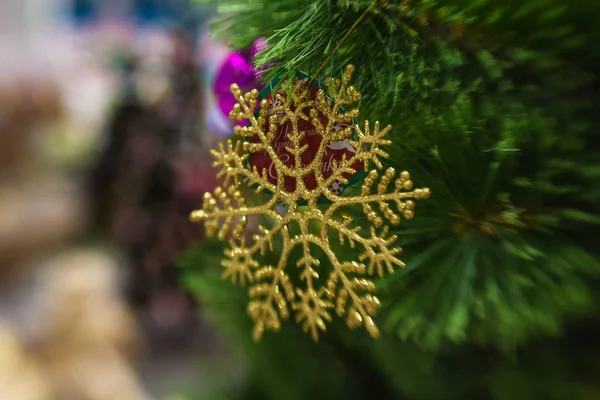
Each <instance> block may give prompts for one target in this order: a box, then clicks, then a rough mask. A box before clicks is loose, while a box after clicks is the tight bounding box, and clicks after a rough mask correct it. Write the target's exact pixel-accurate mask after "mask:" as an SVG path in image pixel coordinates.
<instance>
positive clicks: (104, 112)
mask: <svg viewBox="0 0 600 400" xmlns="http://www.w3.org/2000/svg"><path fill="white" fill-rule="evenodd" d="M188 3H189V2H188V1H187V0H3V1H2V2H0V66H1V68H2V73H1V74H0V399H6V400H29V399H31V400H33V399H55V398H60V399H77V400H79V399H81V400H85V399H98V400H100V399H111V400H113V399H128V400H135V399H140V400H141V399H162V398H169V397H168V396H169V394H170V393H178V392H182V391H188V390H194V388H196V387H199V386H201V385H202V384H203V381H202V380H203V376H205V373H206V371H207V368H206V366H207V365H212V366H214V365H216V364H215V363H224V364H222V365H227V368H230V369H231V371H236V370H237V369H238V367H237V366H236V362H235V360H231V359H230V356H229V355H228V352H227V349H226V348H224V346H223V345H222V344H221V343H220V342H219V341H218V338H217V337H216V336H215V335H213V334H212V332H211V329H210V327H209V326H207V324H206V323H205V322H204V321H202V320H201V319H200V317H199V316H200V315H201V312H199V310H198V306H197V305H196V304H194V302H193V300H192V299H191V298H190V297H189V296H188V295H186V293H184V292H183V291H182V290H180V289H179V287H178V284H177V283H178V272H177V269H176V268H175V258H176V256H177V254H178V253H179V252H180V251H181V250H182V249H183V248H184V247H186V246H190V245H193V244H194V242H201V241H202V237H201V232H200V231H198V230H197V229H196V227H195V226H192V225H191V224H190V223H189V222H188V215H189V212H190V211H191V210H192V209H193V208H194V207H195V206H197V205H198V203H199V201H200V200H201V196H202V194H203V193H204V192H205V191H206V190H210V189H212V185H213V184H214V179H215V178H213V176H214V174H213V172H212V171H211V170H210V165H208V164H206V162H207V161H206V160H207V157H206V156H205V155H206V151H207V150H206V149H207V148H210V146H211V145H212V144H213V142H214V141H215V138H216V137H215V136H214V135H213V134H211V133H209V132H208V131H207V130H206V128H204V127H205V126H206V124H205V121H204V115H205V110H207V109H208V108H209V107H211V103H212V102H213V100H212V99H211V97H210V93H209V90H208V89H207V87H208V85H207V84H206V82H207V80H209V79H210V76H211V74H213V73H214V69H215V66H217V65H218V64H219V62H220V60H221V59H222V57H223V56H224V54H226V53H227V49H226V48H225V47H223V46H222V45H221V44H220V43H216V42H212V41H210V40H208V38H207V35H206V29H207V20H208V19H209V18H210V17H211V15H212V12H213V10H212V9H211V8H209V7H202V6H198V5H196V6H194V7H193V8H192V7H191V6H189V5H188ZM220 365H221V364H220ZM228 375H230V376H234V375H235V374H234V373H233V372H232V374H228Z"/></svg>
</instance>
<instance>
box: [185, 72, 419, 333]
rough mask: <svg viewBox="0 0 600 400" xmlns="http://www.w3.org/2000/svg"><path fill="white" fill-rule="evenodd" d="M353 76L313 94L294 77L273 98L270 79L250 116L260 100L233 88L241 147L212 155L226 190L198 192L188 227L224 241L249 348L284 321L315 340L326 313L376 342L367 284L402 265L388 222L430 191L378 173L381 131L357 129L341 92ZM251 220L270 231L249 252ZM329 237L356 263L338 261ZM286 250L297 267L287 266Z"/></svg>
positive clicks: (407, 213)
mask: <svg viewBox="0 0 600 400" xmlns="http://www.w3.org/2000/svg"><path fill="white" fill-rule="evenodd" d="M353 70H354V67H353V66H348V67H346V70H345V73H344V75H343V79H342V80H340V79H331V78H329V79H328V80H327V81H326V83H325V85H322V84H321V83H317V84H316V87H314V86H315V85H313V83H312V81H311V80H310V79H309V78H308V76H306V75H299V76H298V77H297V78H296V81H295V82H294V83H293V85H292V86H293V90H292V91H291V92H288V91H283V90H276V91H274V92H273V88H275V87H277V82H274V83H271V84H269V85H268V86H267V87H266V88H265V89H264V90H263V92H262V93H261V101H260V110H259V112H258V113H257V114H256V115H255V110H256V107H257V105H258V104H259V92H258V91H257V90H251V91H250V92H247V93H244V94H243V93H242V91H241V90H240V88H239V86H237V85H232V87H231V92H232V93H233V95H234V96H235V98H236V100H237V102H238V103H237V104H235V105H234V106H233V110H232V111H231V113H230V117H231V118H232V119H233V120H236V121H244V120H247V121H249V123H248V124H247V126H236V128H235V134H236V135H237V136H240V137H241V138H242V140H238V141H237V142H235V143H234V142H233V141H232V140H228V141H227V144H226V145H223V144H220V146H219V149H218V150H216V151H213V152H212V154H213V156H214V157H215V159H216V162H215V163H214V166H215V167H217V168H220V169H221V170H220V172H219V173H218V174H217V176H218V177H222V178H224V185H223V186H222V187H218V188H217V189H216V190H215V191H214V192H213V193H212V194H211V193H206V194H205V195H204V202H203V208H202V210H197V211H194V212H193V213H192V214H191V219H192V220H193V221H195V222H199V221H203V222H204V224H205V227H206V231H207V234H208V235H214V234H215V233H217V232H218V237H219V238H220V239H221V240H226V239H229V246H230V247H229V248H228V249H227V250H225V258H224V259H223V261H222V265H223V267H224V268H225V272H224V277H227V278H231V279H232V281H233V282H236V281H238V280H239V282H240V283H241V284H245V283H249V284H250V289H249V295H250V303H249V305H248V312H249V314H250V316H251V318H252V319H253V320H254V332H253V337H254V339H255V340H259V339H260V338H261V337H262V335H263V333H264V332H265V331H266V330H271V331H277V330H279V329H280V326H281V321H282V320H284V319H286V318H288V317H289V316H290V314H291V313H294V314H295V319H296V321H297V322H298V323H300V324H301V325H302V327H303V329H304V330H305V331H307V332H310V334H311V336H312V337H313V339H314V340H317V339H318V336H319V332H320V331H325V330H326V323H327V322H329V321H331V319H332V313H333V312H335V313H336V314H337V315H338V316H339V317H345V318H346V322H347V325H348V326H349V327H350V328H355V327H358V326H364V327H365V328H366V329H367V331H368V332H369V334H370V335H371V336H373V337H377V336H378V333H379V331H378V328H377V326H376V324H375V322H374V320H373V316H374V315H375V313H376V312H377V309H378V308H379V305H380V303H379V300H378V299H377V298H376V297H375V296H374V295H373V292H374V290H375V285H374V283H373V281H372V279H371V277H373V276H383V275H384V274H385V273H386V272H388V273H391V272H393V270H394V268H395V267H398V266H402V265H403V263H402V262H401V261H400V260H399V259H398V258H397V255H398V254H399V253H400V251H401V248H400V247H398V246H397V245H396V240H397V238H396V236H394V235H390V234H389V226H388V223H389V224H392V225H397V224H399V223H400V216H402V217H404V218H406V219H410V218H412V217H413V214H414V207H415V204H414V201H413V200H415V199H425V198H427V197H429V190H428V189H426V188H424V189H413V188H412V182H411V180H410V175H409V173H408V172H401V173H400V174H397V173H396V171H394V169H393V168H388V169H387V170H385V172H383V173H380V170H381V169H382V168H383V166H382V164H381V160H382V159H385V158H387V157H388V154H387V153H386V152H385V151H384V150H383V149H382V147H383V146H385V145H389V144H390V143H391V141H390V140H388V139H386V138H385V137H386V135H387V134H388V133H389V132H390V130H391V127H390V126H389V125H388V126H387V127H385V128H383V129H380V126H379V123H378V122H376V123H375V124H374V127H371V126H370V124H369V123H368V121H365V123H364V128H363V129H361V128H360V127H359V126H358V124H357V123H356V121H355V119H356V118H357V117H358V109H356V108H350V106H351V105H352V104H354V103H356V102H357V101H358V100H359V99H360V93H359V92H358V91H357V90H356V89H355V88H354V87H353V86H350V85H349V82H350V79H351V76H352V73H353ZM282 86H285V85H282ZM309 87H310V90H308V89H309ZM349 108H350V109H349ZM371 167H373V169H371ZM362 177H364V181H363V182H362V186H361V189H360V194H359V195H345V191H344V188H345V186H346V185H348V184H351V183H352V182H357V181H358V180H360V179H361V178H362ZM376 182H377V184H376ZM392 182H393V184H392ZM244 184H247V185H250V186H253V187H254V188H255V189H256V191H257V192H260V191H265V192H267V193H269V199H268V200H267V201H266V202H264V203H263V204H261V205H248V204H247V203H246V199H245V198H244V197H243V195H242V193H241V191H240V189H241V186H242V185H244ZM390 186H391V187H390ZM374 205H377V206H378V208H379V210H380V212H379V213H378V212H376V211H375V210H374V207H373V206H374ZM350 206H362V210H363V212H364V214H365V215H366V217H367V220H368V221H369V226H365V224H364V223H361V224H357V223H355V222H354V220H353V219H352V217H349V216H348V215H346V214H345V213H344V209H345V208H347V207H350ZM392 207H394V208H395V209H396V210H397V211H394V210H393V209H392ZM251 215H259V216H264V217H267V219H268V220H269V222H270V224H269V225H266V224H264V225H260V226H259V232H260V233H258V234H255V235H254V236H253V237H252V242H251V243H249V244H247V243H246V238H245V235H244V232H245V228H246V224H247V220H248V217H249V216H251ZM330 237H337V238H339V241H340V243H341V244H342V245H348V246H349V247H350V248H357V249H358V251H359V254H360V255H359V256H358V257H357V259H347V258H348V257H346V258H344V257H343V256H344V255H343V254H336V252H334V250H333V249H332V247H331V244H330V242H329V240H330ZM296 251H297V252H298V253H299V254H298V257H297V259H296V257H290V256H291V254H292V252H294V253H295V252H296ZM268 253H275V254H276V255H277V261H276V262H275V263H273V264H267V263H264V264H263V261H262V260H263V256H265V255H268ZM291 258H293V259H294V260H296V261H295V262H293V264H294V265H290V264H291V263H290V259H291Z"/></svg>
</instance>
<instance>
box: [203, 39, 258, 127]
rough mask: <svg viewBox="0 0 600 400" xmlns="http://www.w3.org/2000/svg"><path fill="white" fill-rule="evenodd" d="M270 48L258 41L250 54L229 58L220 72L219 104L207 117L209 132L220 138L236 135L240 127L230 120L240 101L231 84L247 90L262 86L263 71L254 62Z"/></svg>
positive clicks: (216, 87) (216, 88)
mask: <svg viewBox="0 0 600 400" xmlns="http://www.w3.org/2000/svg"><path fill="white" fill-rule="evenodd" d="M266 48H267V45H266V41H265V39H264V38H259V39H257V40H255V41H254V44H253V46H252V48H251V49H250V50H248V51H241V52H232V53H231V54H229V55H228V56H227V58H226V59H225V61H223V64H222V65H221V67H220V68H219V70H218V71H217V73H216V77H215V82H214V84H213V92H214V96H215V98H216V101H217V105H216V106H215V107H214V108H213V109H212V110H210V111H209V113H208V115H207V125H208V129H209V130H210V131H211V132H212V133H213V134H215V135H217V136H220V137H228V136H231V135H232V134H233V129H234V126H235V125H236V124H234V123H232V121H231V120H230V119H229V118H228V116H229V112H230V111H231V109H232V108H233V106H234V104H235V103H236V102H237V101H236V99H235V97H233V94H232V93H231V89H230V88H231V85H232V84H234V83H235V84H237V85H238V86H240V87H241V89H242V90H244V91H249V90H251V89H257V88H259V87H260V82H259V80H258V78H259V75H260V73H261V72H262V71H261V70H257V69H255V67H254V64H253V63H254V59H255V58H256V54H257V53H258V52H259V51H262V50H264V49H266ZM247 123H248V121H238V122H237V125H239V126H244V125H246V124H247Z"/></svg>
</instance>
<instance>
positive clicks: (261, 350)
mask: <svg viewBox="0 0 600 400" xmlns="http://www.w3.org/2000/svg"><path fill="white" fill-rule="evenodd" d="M218 3H219V4H220V10H221V11H222V12H223V19H222V21H221V22H220V23H218V24H217V25H216V27H217V31H218V32H220V33H226V34H227V35H229V37H230V38H231V45H232V47H233V48H234V49H237V48H243V47H248V48H249V47H250V46H251V45H252V43H253V41H254V40H255V39H257V38H258V37H266V38H267V39H266V40H267V43H268V47H267V48H266V49H265V50H263V51H261V52H259V53H258V54H257V63H256V66H257V67H261V66H265V65H267V66H269V68H268V69H266V70H265V71H263V73H262V75H261V77H262V79H263V81H264V82H269V81H271V80H272V79H273V78H275V77H278V78H279V79H281V80H282V81H284V80H286V79H287V80H288V81H289V82H292V81H293V79H291V78H293V77H294V76H295V75H296V74H297V73H298V72H299V71H304V72H306V73H309V74H311V73H316V74H315V75H316V76H314V78H315V79H319V80H323V77H326V76H339V75H341V71H342V69H343V67H344V66H345V65H347V64H353V65H354V66H355V67H356V72H355V78H354V86H355V87H356V88H357V89H358V90H359V91H360V92H361V93H362V97H361V101H360V103H359V105H358V107H359V108H360V110H361V116H360V117H359V125H361V126H362V123H363V120H364V119H365V118H368V119H369V120H372V121H373V120H380V121H382V122H384V121H385V123H390V124H391V125H392V126H393V127H394V129H393V131H392V132H391V133H390V134H389V135H388V136H387V137H386V138H387V139H390V140H391V141H392V145H391V146H390V147H388V148H387V149H386V151H387V152H388V153H389V155H390V157H389V158H387V159H386V160H385V161H384V162H383V164H384V165H383V166H384V167H385V168H387V167H392V168H394V169H395V170H397V171H403V170H409V171H410V172H411V177H412V180H413V181H414V182H415V185H416V186H418V187H428V188H430V189H431V193H432V195H431V198H430V199H429V200H427V201H424V202H422V203H420V204H419V215H418V217H417V218H415V219H414V220H411V221H402V223H401V224H400V226H399V227H398V228H396V227H391V228H390V234H394V235H396V236H397V237H398V244H399V245H400V246H402V247H403V249H404V253H403V261H404V262H405V263H406V267H404V268H403V269H401V270H398V271H397V272H396V273H395V274H394V275H389V276H386V277H384V278H382V279H379V280H378V281H377V282H376V284H377V288H378V291H377V295H378V297H379V298H380V300H381V303H382V305H381V310H380V311H379V313H378V314H377V316H376V317H375V321H376V322H377V324H378V325H379V326H380V327H381V335H380V338H379V339H378V340H373V339H371V338H370V337H368V336H367V335H365V334H364V333H363V332H360V331H349V330H347V328H344V327H343V325H339V324H337V323H335V322H334V323H331V324H330V326H329V329H328V332H327V333H325V334H322V335H321V336H320V341H319V344H314V343H312V342H311V340H310V338H307V337H305V336H303V334H302V333H301V330H300V329H299V327H298V326H296V325H294V324H292V323H283V325H282V329H281V332H280V333H278V334H276V335H275V334H267V335H265V337H264V338H263V340H262V342H261V343H260V344H253V343H252V341H251V340H250V339H249V336H250V332H251V329H252V323H251V319H250V318H249V317H248V316H247V315H246V310H245V308H246V302H247V301H248V299H247V295H246V294H245V291H244V290H243V289H242V290H238V289H237V288H236V287H233V286H232V285H231V284H230V283H229V282H223V281H221V280H220V274H221V272H222V268H221V267H219V265H218V264H219V262H218V258H216V257H215V258H216V259H215V262H214V265H212V264H211V263H209V262H207V260H206V257H207V254H210V253H209V250H208V249H206V248H202V249H190V250H188V251H187V252H185V253H184V254H183V255H182V257H181V264H182V266H183V267H184V269H185V270H186V272H187V283H188V286H189V288H190V290H191V291H192V292H193V293H194V294H196V295H197V296H198V297H199V299H200V300H201V301H202V302H203V303H204V304H205V305H206V308H207V309H208V310H209V312H210V313H211V314H212V316H213V317H214V319H215V321H216V324H217V326H218V327H220V328H222V330H223V332H225V333H226V335H227V337H228V338H229V339H230V340H231V343H232V344H233V346H234V347H236V348H237V349H238V350H239V352H240V354H242V355H243V357H244V359H245V360H246V362H247V363H248V365H249V368H248V369H249V371H250V372H249V382H248V385H247V386H246V387H245V390H244V391H243V392H240V393H239V395H240V397H243V396H246V398H261V399H296V398H297V399H306V398H323V399H335V398H340V399H341V398H345V399H348V398H350V399H355V398H356V399H363V398H398V399H404V398H406V399H562V398H576V399H593V398H597V397H598V396H600V388H599V387H598V384H597V379H595V377H597V376H598V373H599V372H600V371H599V363H598V361H596V360H598V357H599V356H600V342H599V341H598V339H597V337H598V334H597V333H598V331H599V324H600V318H598V308H597V305H598V298H597V297H598V296H597V294H596V292H597V290H596V288H597V286H598V277H599V275H600V261H599V258H598V257H599V251H598V249H597V246H596V245H595V243H594V237H595V236H596V235H598V233H600V232H599V223H600V207H599V206H598V204H599V201H600V190H598V188H597V186H595V182H596V179H597V177H598V176H600V147H599V146H598V139H597V132H598V126H599V125H598V122H600V121H599V120H600V117H599V116H598V113H597V111H596V109H597V107H598V104H599V100H600V98H599V96H598V83H597V78H598V72H597V71H599V68H598V67H600V65H599V61H598V60H600V58H599V57H598V55H599V54H598V49H597V47H595V45H594V43H595V40H596V39H597V37H598V35H599V34H600V28H598V27H597V26H596V25H595V24H594V20H595V18H597V17H598V15H600V14H599V11H600V5H597V4H595V3H592V2H582V1H579V2H572V3H569V4H565V3H564V2H559V1H557V0H531V1H528V2H518V1H514V0H509V1H499V0H481V1H465V0H454V1H450V0H438V1H428V0H424V1H414V0H413V1H407V0H404V1H367V0H365V1H359V0H355V1H350V0H337V1H335V0H332V1H321V0H316V1H309V0H279V1H268V0H254V1H251V0H247V1H242V0H224V1H221V2H218ZM274 62H275V64H273V63H274ZM282 90H288V87H286V86H282ZM356 188H360V185H357V186H356ZM354 189H355V188H354V187H350V188H348V189H347V190H349V191H352V190H354ZM381 211H383V212H385V211H384V210H381ZM349 217H351V218H353V219H354V220H355V221H360V220H361V219H362V220H363V221H365V223H364V225H363V226H366V227H368V223H367V219H366V218H365V216H364V214H363V211H362V209H356V210H352V211H351V212H350V213H349ZM332 245H333V242H332ZM332 249H333V251H334V252H335V253H336V254H338V255H341V254H344V255H349V254H351V253H352V252H353V251H354V250H353V249H351V248H350V247H349V246H348V245H347V244H340V245H338V244H337V243H336V244H335V245H333V246H332ZM215 256H216V255H215ZM358 256H359V253H357V254H356V258H358ZM217 257H218V256H217ZM300 257H302V255H301V254H300V255H299V256H298V259H299V258H300ZM296 261H298V260H292V261H290V263H291V264H290V265H296ZM277 262H278V255H277V254H274V255H272V256H269V255H265V256H264V260H262V262H261V265H277ZM323 268H326V267H325V266H324V267H323ZM594 332H596V333H595V334H594Z"/></svg>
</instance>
